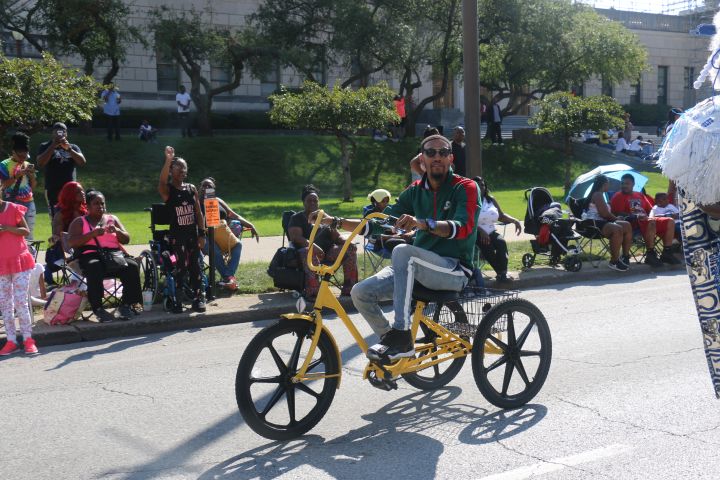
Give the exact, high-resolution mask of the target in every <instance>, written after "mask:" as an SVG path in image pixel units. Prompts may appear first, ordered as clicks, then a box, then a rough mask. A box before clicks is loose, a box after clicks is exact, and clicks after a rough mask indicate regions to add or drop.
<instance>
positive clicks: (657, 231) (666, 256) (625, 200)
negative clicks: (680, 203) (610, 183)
mask: <svg viewBox="0 0 720 480" xmlns="http://www.w3.org/2000/svg"><path fill="white" fill-rule="evenodd" d="M621 180H622V183H621V186H620V191H619V192H617V193H616V194H615V195H613V197H612V198H611V199H610V209H611V210H612V213H613V214H615V215H617V216H624V217H625V220H627V221H629V222H630V224H631V225H632V226H633V228H634V229H635V228H637V229H639V230H640V232H642V235H643V238H644V239H645V248H646V254H645V263H647V264H648V265H651V266H659V265H661V264H662V263H669V264H672V265H675V264H678V263H680V261H679V260H678V259H677V258H675V257H674V256H673V254H672V251H671V247H672V241H673V238H674V237H675V221H674V220H673V219H672V218H668V217H657V218H650V217H649V216H648V214H649V213H650V210H651V209H652V205H651V204H650V202H649V201H648V199H647V198H646V197H645V195H643V194H642V193H640V192H634V191H633V187H634V186H635V178H634V177H633V176H632V175H631V174H629V173H626V174H625V175H623V176H622V178H621ZM656 235H657V236H658V237H660V238H662V241H663V251H662V254H661V255H660V258H659V259H658V257H657V255H656V253H655V236H656Z"/></svg>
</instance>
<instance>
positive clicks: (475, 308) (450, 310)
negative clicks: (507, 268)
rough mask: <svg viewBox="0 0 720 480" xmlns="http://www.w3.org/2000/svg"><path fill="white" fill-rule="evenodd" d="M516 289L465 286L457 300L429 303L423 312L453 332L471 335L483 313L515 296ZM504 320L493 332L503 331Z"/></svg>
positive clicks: (504, 327) (498, 323) (504, 326)
mask: <svg viewBox="0 0 720 480" xmlns="http://www.w3.org/2000/svg"><path fill="white" fill-rule="evenodd" d="M518 294H519V291H518V290H496V289H492V288H484V287H476V286H467V287H465V289H464V290H463V291H462V292H460V298H459V299H458V300H457V301H453V302H449V303H445V304H440V305H439V307H438V304H436V303H429V304H428V305H427V306H426V307H425V309H424V310H423V314H424V315H425V316H427V317H430V318H431V319H432V320H433V321H434V322H435V323H438V324H440V325H442V326H443V327H445V328H447V329H448V330H450V331H451V332H453V333H456V334H458V335H462V336H465V337H472V336H474V335H475V331H476V330H477V328H478V326H479V325H480V321H481V320H482V319H483V317H484V316H485V314H486V313H487V312H488V311H489V310H490V309H491V308H492V307H494V306H495V305H497V304H498V303H500V302H502V301H504V300H508V299H511V298H517V296H518ZM506 328H507V327H506V325H505V321H504V320H503V321H498V322H497V323H496V324H495V326H494V327H493V330H494V333H497V332H501V331H505V329H506Z"/></svg>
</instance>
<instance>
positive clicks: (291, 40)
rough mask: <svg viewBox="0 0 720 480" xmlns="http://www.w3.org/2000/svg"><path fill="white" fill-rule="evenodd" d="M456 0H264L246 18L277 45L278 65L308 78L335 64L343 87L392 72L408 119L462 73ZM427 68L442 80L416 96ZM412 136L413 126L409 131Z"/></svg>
mask: <svg viewBox="0 0 720 480" xmlns="http://www.w3.org/2000/svg"><path fill="white" fill-rule="evenodd" d="M460 3H461V2H460V0H436V1H431V0H369V1H361V2H358V1H355V0H265V1H264V2H263V3H262V4H261V5H260V6H259V8H258V10H257V12H256V13H255V14H254V15H253V16H252V17H251V24H252V25H253V27H254V28H255V30H256V31H257V32H258V35H260V36H262V37H263V38H265V39H266V40H265V41H266V43H267V44H271V45H273V47H274V48H275V49H276V50H277V52H278V55H279V58H280V61H281V64H282V65H283V66H292V67H293V68H294V69H295V70H297V71H298V72H300V73H301V74H302V75H303V76H304V77H305V78H306V79H308V80H312V81H317V82H321V81H322V79H320V78H316V73H317V70H318V66H319V65H338V66H340V67H342V69H343V70H344V71H346V72H348V74H347V75H346V76H345V77H343V78H341V79H340V80H339V83H340V84H341V86H342V87H347V86H351V85H356V86H367V79H368V77H369V76H370V75H372V74H374V73H377V72H381V71H383V72H386V73H389V74H392V75H396V76H397V78H398V80H399V83H400V88H399V91H398V94H399V95H402V96H405V97H406V112H407V116H408V124H409V125H411V126H413V125H414V123H415V121H416V120H417V118H418V117H419V115H420V113H421V112H422V110H423V109H424V108H425V106H427V105H428V104H430V103H431V102H433V101H435V100H437V99H438V98H441V97H442V96H443V95H445V93H446V91H447V87H448V84H449V82H450V81H451V79H452V75H453V74H454V73H455V72H457V71H459V59H460V57H461V54H460V52H461V47H460V27H461V23H460ZM428 67H430V68H431V69H432V71H433V73H434V74H435V75H436V79H437V81H438V83H439V85H440V88H438V89H437V90H436V91H435V92H434V93H433V94H432V95H430V96H428V97H426V98H423V99H420V101H419V102H417V104H416V103H414V102H413V94H414V93H415V92H416V91H417V90H418V89H419V88H420V87H421V86H422V85H423V76H424V74H425V72H426V69H427V68H428ZM408 133H409V134H411V135H413V134H414V128H412V127H411V128H410V129H409V132H408Z"/></svg>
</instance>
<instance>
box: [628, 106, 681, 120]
mask: <svg viewBox="0 0 720 480" xmlns="http://www.w3.org/2000/svg"><path fill="white" fill-rule="evenodd" d="M623 108H624V109H625V111H626V112H628V113H629V114H630V121H631V122H632V123H633V124H634V125H660V124H664V123H665V122H666V121H667V113H668V111H669V110H670V109H671V108H672V107H671V106H670V105H665V104H654V105H649V104H647V103H634V104H630V105H623Z"/></svg>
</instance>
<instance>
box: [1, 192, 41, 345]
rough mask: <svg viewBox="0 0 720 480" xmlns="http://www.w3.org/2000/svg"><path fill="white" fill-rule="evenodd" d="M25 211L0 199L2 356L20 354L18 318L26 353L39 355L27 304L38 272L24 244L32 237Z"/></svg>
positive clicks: (23, 208)
mask: <svg viewBox="0 0 720 480" xmlns="http://www.w3.org/2000/svg"><path fill="white" fill-rule="evenodd" d="M3 189H4V188H3ZM26 210H27V209H26V208H25V207H24V206H22V205H16V204H14V203H10V202H6V201H4V200H2V196H0V311H2V314H3V322H4V323H5V332H6V336H7V342H5V345H4V346H3V348H2V349H0V356H7V355H10V354H11V353H14V352H16V351H17V350H19V346H18V342H17V332H16V329H15V317H16V316H17V318H18V319H19V320H20V331H21V333H22V336H23V347H24V348H25V353H26V354H28V355H33V354H36V353H38V349H37V346H35V340H33V338H32V318H31V316H30V306H29V304H28V288H29V286H30V275H31V273H32V270H33V268H35V260H33V256H32V254H31V253H30V251H29V250H28V246H27V243H26V242H25V237H27V236H28V235H29V234H30V230H29V229H28V225H27V222H26V221H25V216H24V215H25V211H26Z"/></svg>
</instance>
